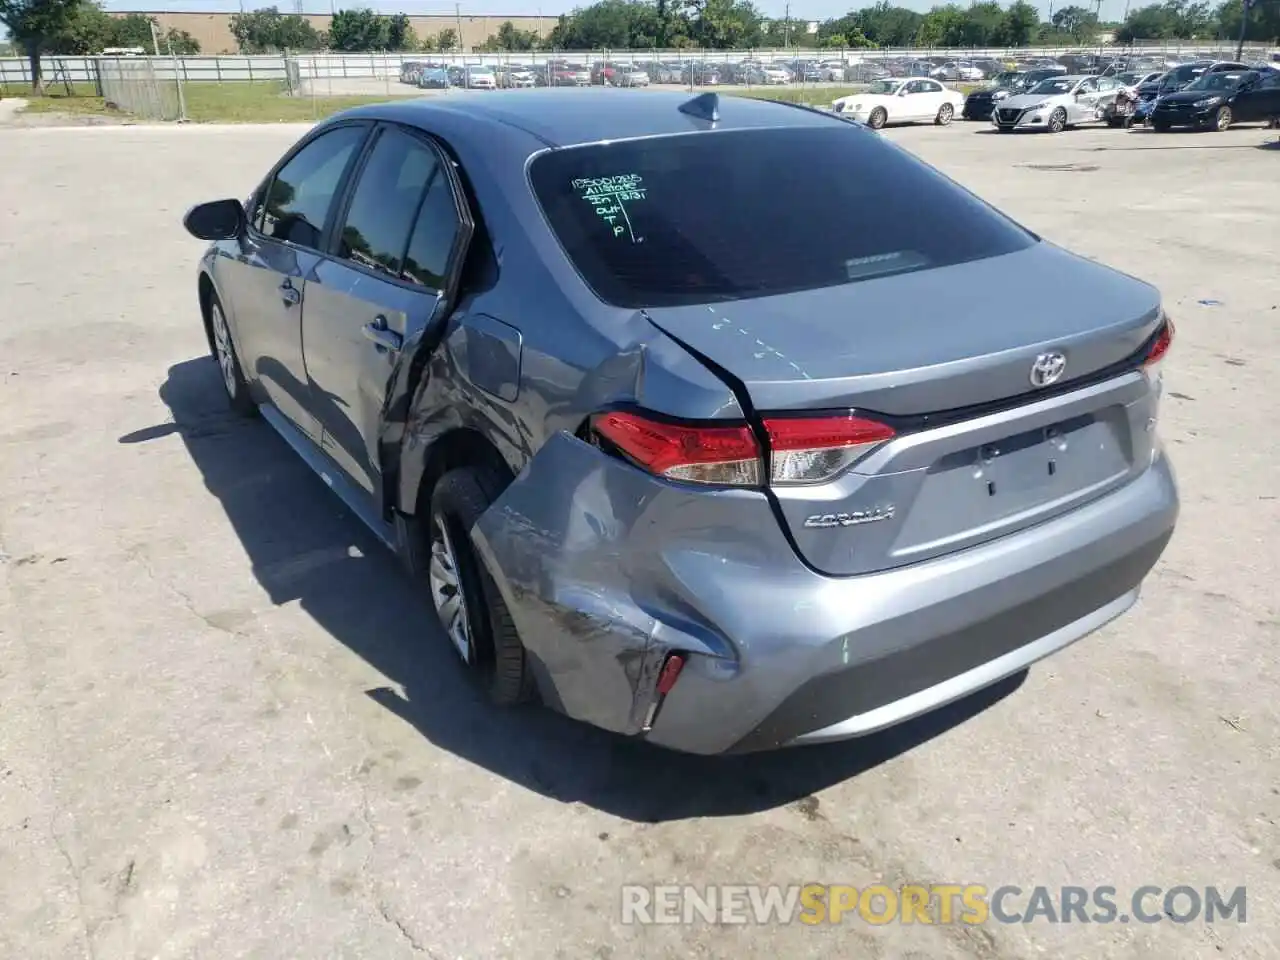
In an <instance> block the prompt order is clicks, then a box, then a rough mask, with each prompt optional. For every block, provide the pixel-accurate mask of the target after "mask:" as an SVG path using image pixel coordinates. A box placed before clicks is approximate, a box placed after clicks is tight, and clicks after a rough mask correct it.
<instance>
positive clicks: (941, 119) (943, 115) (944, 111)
mask: <svg viewBox="0 0 1280 960" xmlns="http://www.w3.org/2000/svg"><path fill="white" fill-rule="evenodd" d="M955 116H956V108H955V107H953V106H952V105H951V104H949V103H944V104H943V105H942V106H940V107H939V108H938V115H937V116H936V117H934V118H933V122H934V123H936V124H937V125H938V126H940V127H945V126H946V125H947V124H949V123H950V122H951V121H952V120H954V119H955Z"/></svg>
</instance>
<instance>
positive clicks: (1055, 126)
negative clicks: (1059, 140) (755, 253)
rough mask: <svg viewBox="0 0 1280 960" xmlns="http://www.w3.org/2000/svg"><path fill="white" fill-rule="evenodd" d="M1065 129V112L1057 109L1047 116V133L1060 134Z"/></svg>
mask: <svg viewBox="0 0 1280 960" xmlns="http://www.w3.org/2000/svg"><path fill="white" fill-rule="evenodd" d="M1065 129H1067V111H1065V110H1063V109H1062V108H1061V107H1058V109H1057V110H1054V111H1053V113H1051V114H1049V132H1050V133H1061V132H1062V131H1063V130H1065Z"/></svg>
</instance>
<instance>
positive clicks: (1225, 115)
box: [1213, 104, 1233, 133]
mask: <svg viewBox="0 0 1280 960" xmlns="http://www.w3.org/2000/svg"><path fill="white" fill-rule="evenodd" d="M1232 119H1233V118H1232V116H1231V108H1230V107H1228V106H1226V105H1225V104H1224V105H1223V106H1221V107H1219V108H1218V112H1217V113H1215V114H1214V115H1213V129H1215V130H1217V131H1218V132H1219V133H1222V131H1224V130H1226V129H1227V128H1228V127H1230V126H1231V121H1232Z"/></svg>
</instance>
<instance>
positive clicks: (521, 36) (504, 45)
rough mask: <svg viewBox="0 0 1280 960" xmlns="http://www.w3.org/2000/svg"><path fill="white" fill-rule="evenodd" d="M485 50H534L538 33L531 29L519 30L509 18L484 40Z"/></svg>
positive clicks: (536, 45)
mask: <svg viewBox="0 0 1280 960" xmlns="http://www.w3.org/2000/svg"><path fill="white" fill-rule="evenodd" d="M484 47H485V49H486V50H505V51H516V50H535V49H537V47H538V35H537V34H536V33H535V32H534V31H532V30H521V29H519V28H518V27H516V25H515V24H513V23H512V22H511V21H510V20H507V21H504V22H503V24H502V26H500V27H498V32H497V33H495V34H494V35H493V36H491V37H490V38H489V39H488V40H486V41H485V43H484Z"/></svg>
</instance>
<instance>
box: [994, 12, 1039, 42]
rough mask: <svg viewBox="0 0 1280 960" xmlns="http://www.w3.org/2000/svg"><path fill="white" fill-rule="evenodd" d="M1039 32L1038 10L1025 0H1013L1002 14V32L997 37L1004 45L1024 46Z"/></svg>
mask: <svg viewBox="0 0 1280 960" xmlns="http://www.w3.org/2000/svg"><path fill="white" fill-rule="evenodd" d="M1039 32H1040V11H1039V10H1037V9H1036V8H1035V7H1033V6H1032V5H1031V4H1029V3H1027V2H1026V0H1014V2H1013V3H1011V4H1010V5H1009V9H1008V10H1007V11H1006V12H1005V15H1004V34H1003V36H1001V37H1000V38H999V41H1000V44H1001V45H1002V46H1006V47H1025V46H1028V45H1029V44H1030V43H1031V38H1032V37H1034V36H1035V35H1036V34H1037V33H1039Z"/></svg>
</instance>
